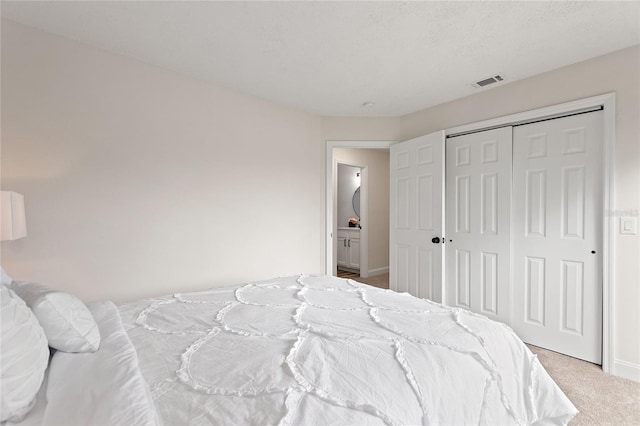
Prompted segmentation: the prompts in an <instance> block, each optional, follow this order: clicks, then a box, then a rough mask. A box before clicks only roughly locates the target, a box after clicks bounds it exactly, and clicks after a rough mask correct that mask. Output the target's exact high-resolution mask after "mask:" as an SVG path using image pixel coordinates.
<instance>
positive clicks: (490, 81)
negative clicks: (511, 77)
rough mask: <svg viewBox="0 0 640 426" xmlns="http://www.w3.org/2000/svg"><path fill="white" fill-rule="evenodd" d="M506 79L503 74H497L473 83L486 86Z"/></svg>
mask: <svg viewBox="0 0 640 426" xmlns="http://www.w3.org/2000/svg"><path fill="white" fill-rule="evenodd" d="M503 80H504V76H503V75H501V74H496V75H494V76H493V77H489V78H485V79H484V80H480V81H476V82H475V83H473V84H472V86H473V87H485V86H488V85H490V84H494V83H500V82H501V81H503Z"/></svg>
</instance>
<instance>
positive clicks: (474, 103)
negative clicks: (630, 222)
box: [1, 20, 640, 371]
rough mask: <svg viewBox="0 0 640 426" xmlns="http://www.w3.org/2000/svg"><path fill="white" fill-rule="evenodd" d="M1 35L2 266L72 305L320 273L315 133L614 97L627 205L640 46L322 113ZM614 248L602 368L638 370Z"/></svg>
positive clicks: (362, 135) (637, 246) (636, 272)
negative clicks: (452, 97) (7, 229)
mask: <svg viewBox="0 0 640 426" xmlns="http://www.w3.org/2000/svg"><path fill="white" fill-rule="evenodd" d="M1 42H2V52H1V53H2V75H1V78H2V95H1V96H2V97H1V102H2V123H1V124H2V131H1V137H2V146H1V154H2V158H1V166H2V170H1V179H2V189H10V190H14V191H18V192H21V193H23V194H24V195H25V202H26V207H27V222H28V228H29V229H28V230H29V234H28V236H27V238H24V239H22V240H18V241H14V242H3V243H2V252H1V255H2V259H1V260H2V264H3V266H4V267H5V268H6V269H7V270H8V271H9V272H10V273H11V274H13V275H14V276H15V277H16V278H22V279H30V280H36V281H41V282H44V283H48V284H50V285H52V286H55V287H57V288H61V289H66V290H69V291H71V292H74V293H76V294H78V295H79V296H80V297H82V298H84V299H85V300H96V299H102V298H111V299H115V300H125V299H133V298H135V297H138V296H147V295H154V294H165V293H169V292H175V291H186V290H189V289H195V288H202V287H207V286H211V285H222V284H228V283H237V282H240V281H245V280H250V279H260V278H265V277H269V276H275V275H286V274H291V273H298V272H323V271H324V238H323V236H324V233H323V227H324V225H323V224H324V223H325V218H324V212H325V209H324V194H325V192H324V170H325V169H324V158H325V149H324V146H325V142H324V141H326V140H405V139H410V138H413V137H416V136H419V135H423V134H427V133H430V132H432V131H436V130H440V129H445V128H448V127H452V126H456V125H460V124H465V123H470V122H474V121H479V120H484V119H487V118H492V117H499V116H502V115H506V114H512V113H515V112H519V111H524V110H529V109H534V108H539V107H542V106H547V105H551V104H556V103H560V102H565V101H570V100H574V99H580V98H584V97H588V96H592V95H596V94H602V93H606V92H612V91H615V92H617V119H616V127H617V129H616V130H617V141H616V151H615V156H616V170H615V179H616V183H615V194H614V196H615V200H616V201H615V210H616V211H631V212H635V213H636V214H637V211H638V209H639V204H640V200H639V199H640V47H638V46H636V47H633V48H629V49H625V50H622V51H619V52H614V53H612V54H609V55H605V56H602V57H599V58H595V59H592V60H589V61H586V62H583V63H579V64H575V65H571V66H568V67H565V68H561V69H558V70H555V71H552V72H548V73H545V74H541V75H538V76H535V77H532V78H529V79H526V80H522V81H518V82H514V83H511V84H506V85H503V86H501V87H496V88H493V89H491V90H487V91H484V92H480V93H479V94H477V95H474V96H470V97H467V98H463V99H459V100H456V101H453V102H450V103H447V104H443V105H440V106H437V107H434V108H429V109H426V110H423V111H419V112H416V113H414V114H410V115H408V116H404V117H399V118H393V117H392V118H344V117H325V118H320V117H317V116H313V115H309V114H305V113H302V112H298V111H294V110H291V109H287V108H284V107H281V106H278V105H275V104H272V103H269V102H266V101H262V100H259V99H256V98H252V97H249V96H245V95H242V94H238V93H235V92H232V91H229V90H226V89H223V88H220V87H216V86H214V85H210V84H206V83H203V82H199V81H196V80H193V79H189V78H185V77H181V76H179V75H176V74H173V73H171V72H168V71H164V70H161V69H158V68H155V67H151V66H147V65H144V64H142V63H139V62H137V61H134V60H131V59H128V58H125V57H122V56H118V55H112V54H109V53H106V52H104V51H101V50H98V49H94V48H91V47H88V46H85V45H82V44H79V43H76V42H72V41H69V40H66V39H62V38H59V37H56V36H51V35H48V34H45V33H42V32H40V31H37V30H33V29H29V28H27V27H24V26H21V25H18V24H14V23H12V22H10V21H6V20H3V21H2V34H1ZM614 213H615V212H614ZM385 235H387V237H388V234H385ZM615 238H616V241H615V247H614V249H615V253H616V261H615V264H614V265H613V266H614V270H615V283H614V286H613V290H614V298H615V306H616V309H615V324H614V338H615V342H616V346H615V358H616V360H618V361H620V364H619V365H621V366H625V365H626V366H627V367H629V368H630V369H631V370H633V369H637V368H640V367H638V366H640V332H639V330H640V310H639V309H638V306H640V285H639V284H638V283H639V282H640V262H639V261H638V260H639V259H640V240H639V238H638V236H637V235H636V236H627V235H625V236H623V235H616V236H615ZM371 244H376V243H374V242H373V241H372V242H371ZM377 245H378V246H385V247H388V242H384V241H383V242H379V243H377ZM386 257H387V258H388V254H387V255H386ZM620 368H623V367H620ZM633 371H640V370H633Z"/></svg>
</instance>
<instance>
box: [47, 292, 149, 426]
mask: <svg viewBox="0 0 640 426" xmlns="http://www.w3.org/2000/svg"><path fill="white" fill-rule="evenodd" d="M90 309H91V313H92V314H93V316H94V318H95V320H96V323H97V324H98V327H99V328H100V335H101V337H102V339H101V340H102V341H101V343H100V349H99V350H98V351H97V352H95V353H65V352H56V353H55V355H54V356H53V358H52V360H51V363H50V365H49V378H48V385H47V387H46V406H45V407H44V412H43V415H42V424H43V425H65V426H71V425H79V426H80V425H84V426H87V425H94V426H99V425H105V426H106V425H123V426H124V425H155V424H159V423H160V421H159V418H158V417H157V413H156V410H155V407H154V404H153V401H152V399H151V395H150V393H149V388H148V385H147V383H146V382H145V380H144V378H143V377H142V374H141V373H140V369H139V368H138V358H137V356H136V351H135V349H134V347H133V345H132V344H131V341H130V340H129V337H128V336H127V333H126V332H125V330H124V328H123V327H122V322H121V321H120V315H119V314H118V309H117V308H116V306H115V305H114V304H113V303H111V302H99V303H95V304H93V305H91V306H90Z"/></svg>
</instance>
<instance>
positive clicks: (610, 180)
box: [442, 92, 616, 373]
mask: <svg viewBox="0 0 640 426" xmlns="http://www.w3.org/2000/svg"><path fill="white" fill-rule="evenodd" d="M598 107H602V112H603V123H602V125H603V134H604V141H603V142H604V143H603V147H602V149H603V153H602V166H603V167H602V176H603V181H602V202H603V206H602V208H603V210H602V212H603V215H602V370H603V371H604V372H605V373H612V372H613V371H612V366H613V363H614V358H613V355H614V337H615V336H614V333H613V325H614V316H613V313H614V300H615V299H614V298H615V294H614V288H613V285H612V283H614V282H615V281H614V279H615V270H614V268H613V260H614V255H615V253H614V247H615V245H614V232H613V230H614V229H615V224H614V220H615V218H614V217H613V215H611V214H608V212H612V211H614V201H615V199H614V195H615V191H614V165H615V141H616V126H615V124H616V110H615V108H616V94H615V92H610V93H605V94H602V95H597V96H592V97H589V98H584V99H579V100H575V101H571V102H565V103H561V104H556V105H551V106H547V107H542V108H536V109H533V110H529V111H524V112H520V113H516V114H509V115H505V116H503V117H498V118H492V119H489V120H483V121H478V122H475V123H470V124H464V125H461V126H456V127H451V128H448V129H445V131H444V132H445V137H447V136H452V135H457V134H463V133H471V132H478V131H483V130H489V129H492V128H497V127H503V126H513V125H516V124H523V123H526V122H529V121H538V120H546V119H553V118H560V117H562V116H566V115H569V114H572V113H578V112H583V111H584V112H586V111H588V110H589V109H593V108H598ZM445 144H446V141H445ZM445 220H446V215H445ZM446 278H447V277H446V275H445V274H444V273H443V280H442V282H443V291H446V290H445V285H444V284H445V281H446ZM443 294H444V293H443Z"/></svg>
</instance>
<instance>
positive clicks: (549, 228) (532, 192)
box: [512, 111, 603, 364]
mask: <svg viewBox="0 0 640 426" xmlns="http://www.w3.org/2000/svg"><path fill="white" fill-rule="evenodd" d="M513 138H514V146H513V170H514V180H513V187H514V188H513V189H514V192H513V193H514V196H513V209H514V214H513V226H512V232H513V274H514V276H513V291H514V298H513V300H514V316H513V323H512V327H513V328H514V330H515V331H516V333H517V334H518V335H519V336H520V337H521V338H522V340H524V341H525V342H527V343H531V344H533V345H537V346H542V347H545V348H548V349H551V350H554V351H557V352H561V353H564V354H567V355H571V356H574V357H576V358H581V359H584V360H587V361H590V362H594V363H597V364H600V362H601V340H602V268H601V265H602V261H601V247H602V234H601V230H602V228H601V225H600V224H601V223H602V189H601V187H602V170H601V156H602V142H603V133H602V112H601V111H598V112H591V113H586V114H580V115H575V116H571V117H565V118H559V119H555V120H548V121H543V122H539V123H534V124H528V125H524V126H519V127H515V128H514V136H513Z"/></svg>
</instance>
